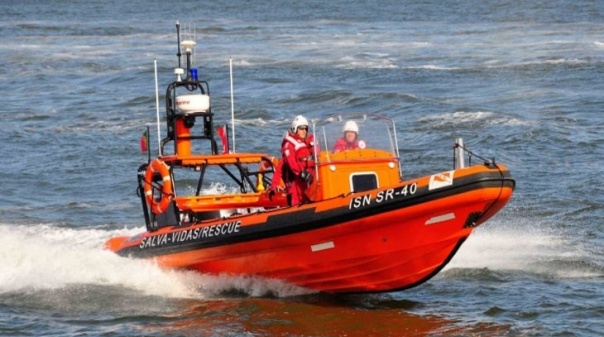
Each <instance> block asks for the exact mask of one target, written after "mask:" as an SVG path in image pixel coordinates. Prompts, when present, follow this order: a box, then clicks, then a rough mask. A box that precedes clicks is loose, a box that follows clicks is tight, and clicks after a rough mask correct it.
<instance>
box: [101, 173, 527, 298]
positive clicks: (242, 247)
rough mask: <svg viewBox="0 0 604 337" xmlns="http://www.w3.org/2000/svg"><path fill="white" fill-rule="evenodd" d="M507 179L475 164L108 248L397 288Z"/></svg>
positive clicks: (184, 263) (310, 282) (466, 226)
mask: <svg viewBox="0 0 604 337" xmlns="http://www.w3.org/2000/svg"><path fill="white" fill-rule="evenodd" d="M443 179H444V180H443ZM443 181H444V182H443ZM514 187H515V182H514V180H513V179H512V178H511V176H510V174H509V172H508V171H507V170H506V169H505V167H503V166H501V165H499V166H496V167H490V166H487V165H482V166H473V167H470V168H466V169H461V170H457V171H450V172H446V173H444V174H440V175H432V176H428V177H423V178H420V179H417V180H411V181H405V182H402V183H401V184H400V185H397V186H394V187H392V188H386V189H380V190H374V191H367V192H361V193H353V194H348V195H343V196H341V197H338V198H333V199H329V200H325V201H322V202H317V203H313V204H306V205H303V206H300V207H286V208H280V209H275V210H268V211H265V212H260V213H254V214H250V215H242V216H235V217H231V218H228V219H224V220H216V221H207V222H201V223H197V224H194V225H191V226H186V227H185V226H179V227H169V228H162V229H160V230H158V231H155V232H147V233H143V234H140V235H137V236H135V237H131V238H125V237H120V238H114V239H111V240H110V241H108V242H107V247H108V248H109V249H111V250H113V251H115V252H116V253H118V254H120V255H123V256H132V257H140V258H152V259H155V260H156V261H157V262H158V263H159V264H160V265H162V266H165V267H167V268H179V269H180V268H182V269H190V270H197V271H199V272H202V273H211V274H229V275H255V276H260V277H265V278H274V279H280V280H284V281H287V282H290V283H292V284H295V285H298V286H301V287H305V288H309V289H313V290H317V291H324V292H334V293H357V292H383V291H394V290H401V289H406V288H410V287H413V286H416V285H418V284H421V283H423V282H425V281H427V280H428V279H430V278H431V277H432V276H434V275H435V274H436V273H438V271H440V270H441V269H442V268H443V267H444V266H445V265H446V264H447V263H448V262H449V261H450V259H451V258H452V257H453V256H454V254H455V253H456V251H457V249H459V247H460V246H461V245H462V243H463V242H464V240H465V239H466V238H467V237H468V236H469V235H470V234H471V232H472V230H473V229H474V228H475V227H476V226H478V225H480V224H481V223H483V222H484V221H486V220H487V219H488V218H490V217H491V216H493V215H494V214H496V213H497V212H498V211H499V210H500V209H501V208H502V207H504V206H505V205H506V204H507V202H508V201H509V199H510V198H511V195H512V193H513V190H514Z"/></svg>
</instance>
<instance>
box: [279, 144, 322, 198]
mask: <svg viewBox="0 0 604 337" xmlns="http://www.w3.org/2000/svg"><path fill="white" fill-rule="evenodd" d="M312 144H313V136H312V135H309V136H308V137H306V139H305V140H303V139H301V138H300V137H298V136H297V135H295V134H292V133H288V134H287V135H286V136H285V137H284V138H283V143H281V154H282V155H283V167H282V175H283V181H284V182H285V191H286V192H287V195H288V198H289V199H290V200H291V201H290V205H292V206H296V205H300V204H302V203H304V202H306V201H308V197H307V196H306V195H305V194H304V190H306V188H307V187H308V185H309V181H312V180H304V179H303V176H304V175H305V174H308V175H311V178H310V179H312V178H314V176H313V175H314V167H315V163H314V160H313V152H312V148H313V145H312ZM303 172H305V173H304V174H303Z"/></svg>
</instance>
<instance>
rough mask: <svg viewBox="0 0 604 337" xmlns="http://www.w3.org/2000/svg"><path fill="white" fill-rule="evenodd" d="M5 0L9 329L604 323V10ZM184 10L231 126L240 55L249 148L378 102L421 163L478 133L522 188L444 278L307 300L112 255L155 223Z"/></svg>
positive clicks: (451, 328)
mask: <svg viewBox="0 0 604 337" xmlns="http://www.w3.org/2000/svg"><path fill="white" fill-rule="evenodd" d="M3 9H4V10H3V11H2V13H0V16H1V17H2V20H0V59H1V60H2V62H0V92H1V93H2V101H1V102H2V104H1V107H0V119H1V123H0V144H1V145H0V158H2V159H1V161H2V174H0V186H1V188H2V191H1V193H0V335H6V336H11V335H12V336H32V335H33V336H58V335H60V336H101V335H102V336H166V335H170V336H599V335H600V334H601V333H602V331H604V323H603V321H602V317H604V316H603V315H604V302H603V301H602V298H603V297H604V290H603V287H602V281H603V280H604V257H603V256H604V253H603V243H604V237H603V235H602V229H603V224H604V209H603V208H604V207H603V205H604V188H603V187H602V184H603V183H604V179H602V177H604V169H603V168H602V164H603V159H604V117H602V112H603V111H604V98H603V93H604V76H603V75H604V4H603V3H601V2H598V1H587V0H585V1H572V2H571V1H561V0H558V1H551V0H550V1H503V0H486V1H485V0H480V1H478V0H470V1H463V2H456V1H415V0H414V1H404V2H402V1H379V2H378V1H375V2H371V1H370V2H348V1H341V0H334V1H328V2H325V1H296V2H291V1H280V0H274V1H263V2H249V1H240V0H233V1H212V2H196V1H182V2H178V1H172V0H171V1H161V2H160V1H156V2H151V3H149V2H146V1H140V0H135V1H102V2H85V3H84V2H82V3H81V2H77V3H64V2H58V1H51V2H44V1H31V0H24V1H18V2H13V3H10V4H8V3H7V4H4V6H3ZM176 20H181V22H190V23H192V24H194V26H195V30H196V38H197V43H198V44H197V46H196V57H195V65H196V66H197V67H198V69H199V76H200V77H201V78H203V79H205V80H207V81H208V82H209V83H210V86H211V90H212V104H213V111H214V113H215V114H216V117H215V122H216V124H217V125H219V124H227V123H228V124H229V125H230V118H231V101H230V82H229V60H232V62H233V66H234V71H233V78H234V97H235V100H234V111H235V134H236V141H235V147H236V151H238V152H244V151H258V152H265V153H269V154H272V155H278V152H279V149H278V144H279V143H280V138H281V136H282V134H283V132H284V131H285V130H286V129H287V127H288V126H289V123H290V121H291V119H292V118H293V117H294V116H295V115H298V114H303V115H304V116H306V117H307V118H310V119H316V118H320V117H322V116H324V115H326V114H331V113H336V112H349V111H354V112H359V111H360V112H369V113H379V114H382V115H385V116H387V117H390V118H392V119H394V120H395V122H396V125H397V132H398V135H397V136H398V140H399V147H400V149H401V163H402V165H403V174H404V176H405V177H406V178H413V177H419V176H423V175H426V174H432V173H435V172H440V171H446V170H450V169H451V168H452V165H453V150H452V145H453V143H454V140H455V138H457V137H462V138H463V139H464V141H465V143H466V145H467V146H468V147H469V148H470V149H471V150H472V151H474V152H476V153H477V154H480V155H481V156H484V157H486V158H495V160H496V162H499V163H503V164H505V165H507V166H508V167H509V168H510V170H511V172H512V174H513V176H514V177H515V179H516V181H517V188H516V191H515V194H514V196H513V198H512V200H511V202H510V203H509V205H508V206H507V207H506V208H505V209H503V210H502V211H501V212H500V213H499V214H498V215H497V216H495V217H494V218H493V219H491V220H490V221H489V222H488V223H487V224H485V225H483V226H481V227H479V228H478V229H477V230H476V231H475V232H474V233H473V235H472V236H471V237H470V238H469V239H468V240H467V242H466V243H465V244H464V246H462V248H461V249H460V251H459V252H458V254H457V255H456V256H455V258H454V259H453V260H452V261H451V262H450V263H449V265H448V266H447V267H446V268H445V269H444V270H443V271H442V272H441V273H439V274H438V275H437V276H436V277H435V278H433V279H432V280H430V281H429V282H427V283H425V284H423V285H421V286H418V287H416V288H413V289H409V290H406V291H402V292H392V293H384V294H375V295H355V296H330V295H321V294H308V291H307V290H305V289H300V288H297V287H295V286H292V285H289V284H285V283H282V282H279V281H274V280H262V279H256V278H252V277H227V276H208V275H199V274H196V273H191V272H180V271H166V270H162V269H160V268H158V267H157V266H156V265H154V264H153V263H150V262H145V261H138V260H130V259H126V258H122V257H118V256H116V255H115V254H112V253H109V252H107V251H105V250H103V249H102V246H103V243H104V242H105V241H106V240H107V239H108V238H110V237H113V236H117V235H134V234H136V233H138V232H140V231H142V230H144V225H143V223H144V221H143V218H142V214H141V210H140V200H139V199H138V198H137V196H136V170H137V168H138V166H139V165H140V164H141V163H143V162H144V161H145V160H146V157H145V156H144V155H143V154H141V153H140V150H139V139H140V137H141V135H142V133H143V132H144V130H145V128H146V127H147V126H150V128H151V131H152V135H151V136H152V137H151V141H150V145H151V148H152V149H153V151H156V149H157V146H156V144H157V133H156V131H155V130H156V125H155V124H154V122H155V115H156V107H155V84H154V70H153V64H154V60H156V61H157V64H158V75H159V77H158V81H159V87H160V92H159V94H160V97H162V98H163V94H164V89H165V86H166V85H167V84H168V83H170V82H171V81H172V80H173V79H174V76H173V74H172V72H173V68H174V67H175V66H176V65H177V58H176V53H177V46H176V42H175V22H176ZM160 105H161V106H162V107H163V100H162V102H161V103H160ZM163 113H164V111H163V109H162V108H160V114H163ZM161 127H162V132H165V128H164V127H165V126H164V125H161ZM162 136H163V135H162ZM477 160H478V159H477V158H474V162H475V163H476V161H477Z"/></svg>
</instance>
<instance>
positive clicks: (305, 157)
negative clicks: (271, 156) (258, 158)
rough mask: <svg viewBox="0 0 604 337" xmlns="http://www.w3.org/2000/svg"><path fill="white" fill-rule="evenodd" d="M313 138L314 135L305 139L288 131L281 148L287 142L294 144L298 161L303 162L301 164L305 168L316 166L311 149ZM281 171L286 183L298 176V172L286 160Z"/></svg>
mask: <svg viewBox="0 0 604 337" xmlns="http://www.w3.org/2000/svg"><path fill="white" fill-rule="evenodd" d="M313 139H314V137H312V135H310V136H309V137H307V138H306V139H305V140H302V139H300V138H298V137H297V136H296V135H292V134H289V133H288V134H287V135H286V136H285V137H283V142H282V143H281V149H282V150H283V148H284V147H285V144H286V143H290V144H292V145H293V147H294V152H295V156H296V159H297V161H298V162H299V163H300V164H301V166H302V167H303V168H310V167H313V166H314V161H313V155H312V152H311V149H312V145H311V144H314V142H313ZM283 155H284V154H283ZM284 156H285V155H284ZM281 172H282V176H283V181H284V182H286V183H287V182H291V181H293V180H294V179H295V177H296V174H295V173H294V171H293V170H292V169H291V168H290V167H289V165H288V164H287V162H286V161H285V160H284V161H283V167H282V171H281Z"/></svg>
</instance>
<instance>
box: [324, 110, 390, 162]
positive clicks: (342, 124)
mask: <svg viewBox="0 0 604 337" xmlns="http://www.w3.org/2000/svg"><path fill="white" fill-rule="evenodd" d="M395 130H396V129H395V125H394V121H393V120H391V119H388V118H385V117H382V116H378V115H373V114H363V113H350V114H341V115H334V116H330V117H328V118H325V119H321V120H319V121H316V122H314V123H313V131H314V137H315V147H316V148H315V154H316V156H317V161H318V162H326V161H327V162H332V161H339V160H367V159H371V158H375V157H376V156H379V157H380V158H385V157H386V158H387V157H390V158H397V159H398V145H397V139H396V131H395Z"/></svg>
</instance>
